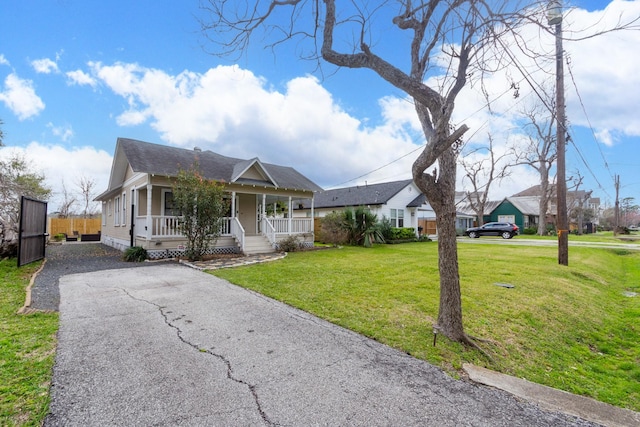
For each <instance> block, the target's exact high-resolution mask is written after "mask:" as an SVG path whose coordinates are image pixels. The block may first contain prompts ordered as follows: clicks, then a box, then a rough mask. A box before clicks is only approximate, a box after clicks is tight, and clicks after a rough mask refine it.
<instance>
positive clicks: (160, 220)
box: [135, 215, 233, 238]
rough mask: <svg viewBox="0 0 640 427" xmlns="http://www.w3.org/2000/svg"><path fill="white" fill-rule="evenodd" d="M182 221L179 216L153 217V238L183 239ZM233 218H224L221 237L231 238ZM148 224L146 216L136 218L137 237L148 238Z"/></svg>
mask: <svg viewBox="0 0 640 427" xmlns="http://www.w3.org/2000/svg"><path fill="white" fill-rule="evenodd" d="M180 219H181V217H179V216H163V215H152V216H151V238H163V237H182V233H181V232H180V227H179V225H180ZM232 219H233V218H229V217H225V218H222V224H221V225H220V235H221V236H231V235H232V232H231V222H232V221H231V220H232ZM147 232H148V224H147V217H146V216H139V217H136V226H135V233H136V236H137V237H143V238H145V237H147Z"/></svg>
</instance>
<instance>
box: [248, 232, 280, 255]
mask: <svg viewBox="0 0 640 427" xmlns="http://www.w3.org/2000/svg"><path fill="white" fill-rule="evenodd" d="M275 251H276V250H275V249H274V248H273V246H271V243H269V240H267V238H266V237H264V236H245V237H244V254H245V255H255V254H268V253H273V252H275Z"/></svg>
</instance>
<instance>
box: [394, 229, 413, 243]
mask: <svg viewBox="0 0 640 427" xmlns="http://www.w3.org/2000/svg"><path fill="white" fill-rule="evenodd" d="M391 231H392V233H393V237H392V239H393V240H411V239H415V238H416V232H415V230H414V229H413V227H403V228H398V227H393V228H392V229H391Z"/></svg>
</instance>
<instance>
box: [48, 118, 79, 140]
mask: <svg viewBox="0 0 640 427" xmlns="http://www.w3.org/2000/svg"><path fill="white" fill-rule="evenodd" d="M47 127H48V128H49V129H51V133H52V134H54V135H55V136H57V137H60V139H61V140H62V141H63V142H67V141H69V140H70V139H71V138H72V137H73V135H74V133H73V129H72V128H71V126H69V125H64V126H54V125H53V123H51V122H49V123H47Z"/></svg>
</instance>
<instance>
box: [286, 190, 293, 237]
mask: <svg viewBox="0 0 640 427" xmlns="http://www.w3.org/2000/svg"><path fill="white" fill-rule="evenodd" d="M292 207H293V206H292V205H291V196H289V207H288V208H287V209H288V211H289V235H291V217H292V216H293V209H291V208H292Z"/></svg>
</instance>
